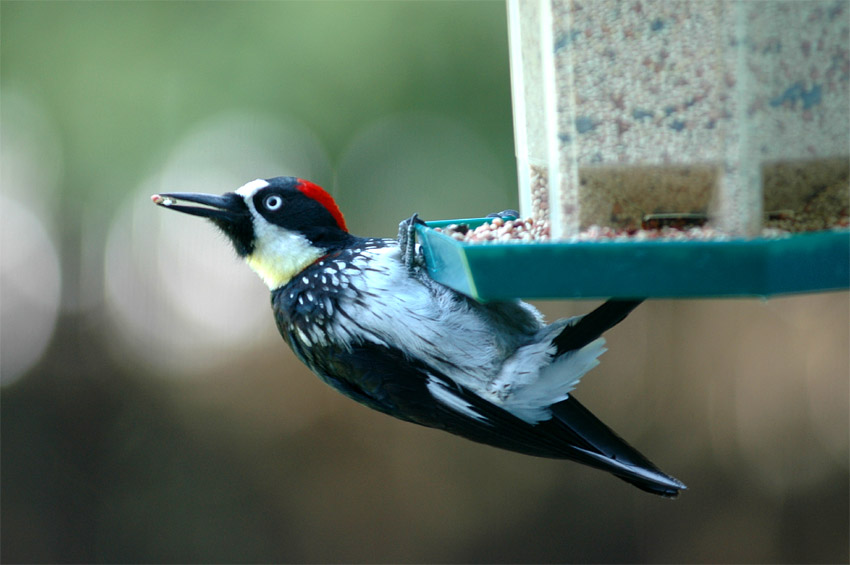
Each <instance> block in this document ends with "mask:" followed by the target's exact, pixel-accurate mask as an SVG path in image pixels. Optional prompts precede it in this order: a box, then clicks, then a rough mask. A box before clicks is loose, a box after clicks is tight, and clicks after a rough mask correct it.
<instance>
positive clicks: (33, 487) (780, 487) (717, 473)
mask: <svg viewBox="0 0 850 565" xmlns="http://www.w3.org/2000/svg"><path fill="white" fill-rule="evenodd" d="M0 26H2V27H0V31H2V42H3V45H2V65H0V78H2V83H0V95H2V100H1V101H2V105H0V112H2V121H1V122H0V123H2V130H0V131H2V170H1V171H2V194H1V196H0V197H2V254H0V260H1V261H2V297H0V299H2V302H0V307H2V318H1V319H0V320H2V327H0V330H1V331H2V333H0V363H2V364H0V369H2V373H0V375H2V381H3V387H2V391H0V392H1V393H2V396H0V402H2V412H0V414H2V422H0V424H2V428H0V431H2V444H0V445H2V461H0V464H2V469H1V470H2V493H1V494H2V499H0V503H2V555H0V557H2V560H3V562H114V563H117V562H566V561H569V562H846V561H847V560H848V559H849V558H850V556H848V544H849V543H850V540H848V530H850V519H849V518H848V513H849V512H850V502H848V500H850V492H848V491H850V488H848V433H850V432H848V429H849V428H848V418H849V417H850V416H849V415H848V412H849V411H848V405H850V400H849V398H850V390H848V381H850V368H848V341H850V336H848V328H850V307H849V306H848V294H847V293H846V292H842V293H827V294H822V295H811V296H800V297H788V298H779V299H771V300H769V301H759V300H722V301H719V300H714V301H709V300H706V301H650V302H648V303H647V304H645V305H643V306H642V307H641V308H639V309H638V310H637V311H636V312H635V313H634V314H632V315H631V316H630V317H629V318H628V319H627V320H626V322H624V323H623V324H622V325H621V326H618V327H617V328H615V329H614V330H613V331H611V332H610V333H609V334H608V341H609V348H610V350H609V352H608V353H606V354H605V356H604V357H603V363H602V364H601V365H600V366H599V367H598V368H597V369H595V370H594V371H593V372H592V373H591V374H589V375H588V376H586V377H585V378H584V380H583V382H582V384H581V386H580V387H579V389H578V392H577V396H578V397H579V398H580V399H581V400H582V401H583V403H585V404H586V405H587V406H588V407H589V408H591V409H592V410H593V411H594V412H595V413H596V414H597V415H598V416H599V417H600V418H602V419H603V420H604V421H605V422H606V423H608V424H609V425H611V426H612V427H613V428H614V429H615V430H617V431H618V432H619V433H620V434H621V435H623V436H624V437H625V438H627V439H628V440H629V441H630V442H632V443H633V444H634V445H635V446H636V447H638V448H639V449H640V450H641V451H643V452H644V453H645V454H646V455H647V456H649V457H650V458H651V459H652V460H653V461H655V462H656V463H657V464H658V465H659V466H660V467H661V468H662V469H664V470H665V471H667V472H669V473H671V474H673V475H675V476H677V477H678V478H680V479H682V480H683V481H684V482H685V483H686V484H688V486H689V487H690V489H689V490H688V491H687V492H685V493H684V494H683V495H682V496H681V498H680V499H679V500H676V501H669V500H662V499H658V498H655V497H652V496H650V495H647V494H645V493H642V492H640V491H638V490H636V489H634V488H632V487H630V486H629V485H626V484H625V483H622V482H621V481H618V480H616V479H614V478H612V477H610V476H608V475H606V474H604V473H601V472H598V471H594V470H590V469H587V468H585V467H581V466H578V465H575V464H572V463H569V462H559V461H549V460H541V459H535V458H530V457H524V456H521V455H516V454H513V453H508V452H502V451H499V450H496V449H493V448H489V447H485V446H480V445H477V444H473V443H470V442H468V441H465V440H461V439H458V438H455V437H452V436H449V435H446V434H443V433H440V432H436V431H432V430H427V429H424V428H418V427H415V426H413V425H410V424H405V423H402V422H397V421H395V420H393V419H391V418H388V417H386V416H383V415H381V414H378V413H374V412H371V411H369V410H368V409H366V408H364V407H361V406H359V405H357V404H355V403H353V402H351V401H349V400H347V399H345V398H343V397H342V396H340V395H338V394H337V393H336V392H334V391H332V390H331V389H329V388H328V387H326V386H325V385H323V384H322V383H321V382H319V381H318V379H316V378H315V377H313V376H312V375H311V374H309V372H308V371H307V370H306V369H305V368H304V367H303V366H302V365H300V363H298V361H297V360H296V359H295V358H294V356H293V355H292V354H291V352H290V351H289V350H288V349H287V348H286V346H285V344H283V342H282V341H281V340H280V338H279V337H278V336H277V333H276V330H275V328H274V323H273V320H272V317H271V315H270V312H269V309H268V294H267V290H266V289H265V287H264V286H263V285H262V283H261V282H260V281H259V280H258V279H257V278H256V277H255V276H254V275H253V274H252V273H251V272H250V271H249V270H248V269H247V268H245V267H244V266H243V265H241V264H239V262H238V261H237V260H236V259H235V257H234V255H233V253H232V251H230V250H229V249H228V248H227V245H226V242H225V241H224V239H223V238H222V237H220V236H218V235H217V234H216V233H215V232H214V230H213V229H212V228H211V227H210V226H208V225H206V224H204V223H203V222H200V221H196V220H193V219H191V218H187V217H182V216H178V215H177V214H168V213H164V212H162V211H161V210H158V209H156V208H155V207H154V206H153V205H151V204H150V201H149V199H148V198H149V196H150V194H152V193H154V192H158V191H165V190H201V191H206V192H216V193H220V192H224V191H227V190H231V189H233V188H235V187H237V186H239V185H241V184H242V183H244V182H246V181H248V180H251V179H253V178H256V177H270V176H276V175H282V174H292V175H298V176H302V177H305V178H310V179H312V180H314V181H316V182H318V183H320V184H323V185H324V186H326V187H327V188H329V189H330V190H331V191H332V192H333V193H334V195H335V196H336V198H337V200H338V202H339V204H340V206H341V207H342V208H343V210H344V211H345V212H346V215H347V219H348V223H349V226H350V227H351V228H352V231H353V232H355V233H358V234H363V235H393V234H394V232H395V230H396V224H397V222H398V221H399V220H401V219H402V218H404V217H407V216H409V215H410V213H412V212H414V211H418V212H420V214H421V215H422V216H423V217H425V218H428V219H444V218H457V217H468V216H476V215H480V214H481V213H486V212H490V211H493V210H501V209H504V208H507V207H514V206H515V205H516V200H517V195H516V180H515V178H516V177H515V168H514V156H513V138H512V129H511V128H512V122H511V105H510V87H509V69H508V53H507V27H506V17H505V6H504V4H503V3H501V2H476V3H465V2H405V3H400V2H398V3H397V2H345V3H337V2H321V3H309V2H261V3H236V2H233V3H231V2H217V3H182V2H122V3H93V2H91V3H89V2H38V3H33V2H10V1H4V2H3V3H2V4H0ZM594 305H595V303H592V302H547V303H541V304H539V306H540V307H541V308H542V309H543V311H544V312H545V313H546V315H547V317H549V318H550V319H554V318H557V317H560V316H564V315H573V314H579V313H584V312H586V311H588V310H589V309H591V308H592V307H593V306H594Z"/></svg>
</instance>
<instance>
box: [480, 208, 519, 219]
mask: <svg viewBox="0 0 850 565" xmlns="http://www.w3.org/2000/svg"><path fill="white" fill-rule="evenodd" d="M487 217H488V218H503V219H507V218H511V219H514V220H516V219H518V218H519V212H517V211H516V210H511V209H508V210H502V211H501V212H493V213H492V214H487Z"/></svg>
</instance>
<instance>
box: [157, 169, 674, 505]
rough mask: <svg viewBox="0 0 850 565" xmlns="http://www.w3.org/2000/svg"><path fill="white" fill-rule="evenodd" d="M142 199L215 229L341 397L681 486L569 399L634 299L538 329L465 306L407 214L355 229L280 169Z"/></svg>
mask: <svg viewBox="0 0 850 565" xmlns="http://www.w3.org/2000/svg"><path fill="white" fill-rule="evenodd" d="M152 200H153V201H154V202H155V203H156V204H159V205H161V206H165V207H167V208H169V209H171V210H177V211H179V212H184V213H187V214H193V215H195V216H201V217H204V218H208V219H209V220H211V221H212V222H213V223H214V224H215V225H216V226H218V228H219V229H220V230H221V231H223V232H224V233H225V234H226V235H227V236H228V238H229V239H230V240H231V241H232V243H233V246H234V247H235V249H236V252H237V254H238V255H239V256H241V257H242V258H244V259H245V261H246V262H247V263H248V265H249V266H250V267H251V268H252V269H253V270H254V271H256V272H257V274H258V275H259V276H260V278H262V279H263V281H264V282H265V283H266V284H267V285H268V287H269V289H270V290H271V303H272V310H273V312H274V317H275V321H276V322H277V327H278V329H279V330H280V333H281V335H282V336H283V339H284V340H286V342H287V343H288V344H289V346H290V347H291V348H292V350H293V351H294V352H295V354H296V355H297V356H298V358H299V359H301V361H303V362H304V363H305V364H306V365H307V366H308V367H309V368H310V369H311V370H312V371H313V372H314V373H316V375H318V376H319V378H321V379H322V380H323V381H325V382H326V383H328V384H329V385H331V386H332V387H334V388H336V389H337V390H338V391H340V392H342V393H343V394H345V395H347V396H349V397H350V398H352V399H354V400H356V401H358V402H360V403H362V404H365V405H366V406H369V407H370V408H374V409H375V410H379V411H381V412H384V413H386V414H389V415H391V416H395V417H396V418H400V419H402V420H406V421H409V422H414V423H416V424H420V425H423V426H429V427H432V428H439V429H442V430H446V431H448V432H451V433H454V434H457V435H460V436H464V437H466V438H469V439H471V440H474V441H477V442H482V443H486V444H490V445H493V446H496V447H501V448H504V449H509V450H512V451H517V452H521V453H526V454H529V455H535V456H540V457H552V458H560V459H572V460H575V461H578V462H580V463H583V464H585V465H590V466H592V467H596V468H599V469H603V470H605V471H609V472H611V473H613V474H614V475H616V476H617V477H619V478H621V479H623V480H625V481H627V482H629V483H631V484H633V485H635V486H637V487H638V488H640V489H643V490H645V491H648V492H651V493H655V494H659V495H662V496H667V497H675V496H676V495H677V494H678V493H679V491H680V490H681V489H684V488H686V487H685V485H684V484H682V483H681V482H680V481H678V480H677V479H675V478H673V477H671V476H669V475H666V474H665V473H663V472H661V471H660V470H659V469H658V468H657V467H656V466H655V465H653V464H652V463H651V462H650V461H649V460H648V459H646V458H645V457H644V456H643V455H641V454H640V453H638V452H637V450H635V449H634V448H632V447H631V446H629V445H628V444H627V443H626V442H625V441H624V440H622V439H621V438H620V437H619V436H617V435H616V434H615V433H614V432H613V431H612V430H611V429H610V428H608V427H607V426H606V425H605V424H603V423H602V422H601V421H599V420H598V419H597V418H596V417H595V416H594V415H593V414H591V413H590V412H589V411H588V410H587V409H586V408H584V407H583V406H582V405H581V404H579V402H578V401H577V400H576V399H575V397H574V396H573V395H572V394H570V393H571V391H572V390H573V388H575V386H576V385H577V384H578V381H579V379H580V378H581V377H582V376H583V375H584V374H585V373H586V372H587V371H588V370H590V369H591V368H593V367H594V366H595V365H597V364H598V363H599V361H598V360H597V357H598V356H599V355H600V354H602V353H603V352H604V351H605V348H604V344H605V340H604V338H602V337H600V335H601V334H602V333H603V332H604V331H606V330H607V329H609V328H611V327H612V326H614V325H615V324H617V323H618V322H620V321H621V320H622V319H623V318H625V317H626V316H627V315H628V314H629V312H631V311H632V310H633V309H634V308H635V307H637V305H638V304H640V302H641V300H609V301H607V302H606V303H604V304H603V305H602V306H600V307H599V308H597V309H596V310H594V311H592V312H591V313H589V314H587V315H585V316H576V317H573V318H569V319H562V320H558V321H555V322H553V323H551V324H548V325H547V324H545V323H544V322H543V319H542V316H541V314H540V313H539V312H538V311H537V310H536V309H535V308H534V307H533V306H531V305H529V304H526V303H524V302H521V301H518V300H517V301H506V302H492V303H485V304H482V303H479V302H477V301H475V300H473V299H471V298H469V297H467V296H465V295H462V294H460V293H458V292H456V291H454V290H452V289H450V288H448V287H445V286H443V285H441V284H439V283H437V282H435V281H434V280H433V279H431V278H430V277H429V276H428V274H427V272H426V270H425V268H424V259H423V258H422V256H421V254H420V253H419V252H418V246H417V244H416V243H415V237H414V231H413V230H414V228H415V225H416V223H417V222H419V220H418V219H417V218H416V216H413V217H412V218H410V219H408V220H405V221H404V222H402V223H401V225H400V230H399V238H398V240H395V239H382V238H364V237H357V236H354V235H352V234H350V233H349V232H348V229H347V227H346V225H345V220H344V218H343V216H342V213H341V212H340V210H339V208H338V207H337V205H336V203H335V202H334V200H333V199H332V198H331V196H330V195H329V194H328V193H327V192H325V191H324V190H322V188H320V187H319V186H317V185H315V184H313V183H311V182H308V181H305V180H302V179H298V178H294V177H278V178H273V179H268V180H260V179H258V180H255V181H252V182H249V183H247V184H246V185H244V186H242V187H241V188H239V189H237V190H236V191H235V192H228V193H225V194H224V195H221V196H217V195H209V194H197V193H172V194H161V195H159V194H158V195H154V196H153V197H152ZM180 201H184V202H189V203H193V204H199V205H200V206H187V205H183V204H179V203H178V202H180Z"/></svg>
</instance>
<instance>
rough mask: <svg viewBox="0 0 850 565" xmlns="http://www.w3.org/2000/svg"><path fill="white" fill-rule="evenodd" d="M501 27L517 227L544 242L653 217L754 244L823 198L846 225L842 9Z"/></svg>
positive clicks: (724, 9) (849, 6)
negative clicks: (532, 225) (540, 227)
mask: <svg viewBox="0 0 850 565" xmlns="http://www.w3.org/2000/svg"><path fill="white" fill-rule="evenodd" d="M508 18H509V30H510V48H511V73H512V90H513V105H514V119H515V132H516V149H517V165H518V174H519V186H520V207H521V213H522V214H523V215H524V216H533V217H535V218H538V219H543V220H547V221H549V222H550V224H551V230H552V235H553V237H554V238H556V239H557V238H568V237H571V236H573V235H576V234H577V233H578V232H579V231H580V230H582V229H585V228H587V227H589V226H591V225H601V226H611V227H618V228H634V227H639V226H640V225H641V221H642V219H643V218H644V217H645V216H646V215H648V214H659V213H672V214H705V215H707V216H708V217H709V218H710V223H711V224H712V226H713V227H715V228H717V229H718V230H720V231H721V232H724V233H727V234H729V235H732V236H745V237H749V236H755V235H758V234H759V233H760V230H761V228H762V225H763V221H764V218H765V213H766V212H773V211H783V212H785V213H788V214H791V215H793V214H795V213H796V214H801V213H802V212H803V211H804V209H807V206H809V205H810V203H811V201H812V200H813V198H815V197H816V196H817V195H818V194H820V193H821V192H823V191H824V190H834V191H835V190H837V192H836V197H835V199H834V200H835V202H836V204H835V206H837V207H838V208H841V207H842V206H844V207H845V212H844V213H845V214H846V204H845V203H844V200H845V199H846V198H847V197H846V192H847V190H846V187H847V182H848V181H847V178H848V162H850V39H848V27H850V3H848V2H847V1H846V0H806V1H782V2H779V1H772V0H768V1H755V0H700V1H693V2H691V1H685V0H664V1H655V2H651V1H646V0H644V1H638V0H635V1H625V2H621V1H617V0H593V1H581V2H579V1H577V0H508ZM836 187H837V189H836ZM824 214H829V212H828V211H826V212H824Z"/></svg>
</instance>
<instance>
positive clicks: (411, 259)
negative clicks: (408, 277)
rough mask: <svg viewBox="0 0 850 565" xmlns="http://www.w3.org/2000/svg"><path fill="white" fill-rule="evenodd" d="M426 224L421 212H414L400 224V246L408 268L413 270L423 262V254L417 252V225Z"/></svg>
mask: <svg viewBox="0 0 850 565" xmlns="http://www.w3.org/2000/svg"><path fill="white" fill-rule="evenodd" d="M417 224H418V225H422V226H424V225H425V222H423V221H422V220H420V219H419V214H413V215H412V216H410V217H409V218H407V219H406V220H403V221H402V222H401V223H400V224H399V225H398V246H399V248H400V249H401V256H402V259H403V261H404V264H405V265H406V266H407V270H408V271H410V272H413V271H415V270H416V268H417V267H418V266H419V265H420V264H421V261H420V260H421V256H417V254H416V226H417Z"/></svg>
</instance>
